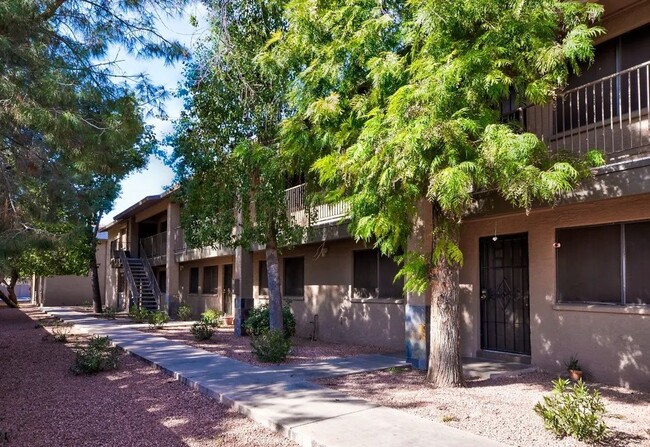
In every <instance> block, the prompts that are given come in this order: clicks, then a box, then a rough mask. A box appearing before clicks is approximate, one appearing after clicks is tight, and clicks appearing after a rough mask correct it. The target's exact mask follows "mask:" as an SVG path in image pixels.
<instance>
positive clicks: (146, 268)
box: [140, 241, 162, 310]
mask: <svg viewBox="0 0 650 447" xmlns="http://www.w3.org/2000/svg"><path fill="white" fill-rule="evenodd" d="M140 259H142V265H143V266H144V272H145V274H146V275H147V278H148V279H149V283H150V284H151V287H152V288H153V293H154V295H155V296H156V308H157V309H158V310H160V303H161V297H162V292H161V291H160V287H159V286H158V281H157V280H156V275H154V274H153V268H152V267H151V264H150V263H149V259H148V258H147V253H146V252H145V251H144V247H143V246H142V241H140Z"/></svg>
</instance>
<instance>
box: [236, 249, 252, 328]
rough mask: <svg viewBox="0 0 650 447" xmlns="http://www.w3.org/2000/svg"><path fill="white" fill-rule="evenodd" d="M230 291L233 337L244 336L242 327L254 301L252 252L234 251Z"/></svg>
mask: <svg viewBox="0 0 650 447" xmlns="http://www.w3.org/2000/svg"><path fill="white" fill-rule="evenodd" d="M232 291H233V298H234V301H235V335H237V336H242V335H246V334H245V331H244V328H243V326H242V325H243V323H244V321H245V320H246V318H247V317H248V313H249V312H250V310H251V309H252V308H253V307H254V306H255V300H254V299H253V252H251V251H250V250H248V249H246V248H244V247H237V248H236V249H235V264H234V266H233V280H232Z"/></svg>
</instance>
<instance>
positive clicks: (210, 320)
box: [201, 309, 223, 328]
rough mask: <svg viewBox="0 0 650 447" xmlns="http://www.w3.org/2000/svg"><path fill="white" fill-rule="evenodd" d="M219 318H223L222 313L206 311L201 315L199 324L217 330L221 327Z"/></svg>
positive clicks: (211, 310)
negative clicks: (201, 323)
mask: <svg viewBox="0 0 650 447" xmlns="http://www.w3.org/2000/svg"><path fill="white" fill-rule="evenodd" d="M221 317H223V312H221V311H218V310H215V309H207V310H206V311H205V312H203V313H202V314H201V322H203V323H205V324H207V325H210V326H212V327H215V328H217V327H219V326H220V325H221Z"/></svg>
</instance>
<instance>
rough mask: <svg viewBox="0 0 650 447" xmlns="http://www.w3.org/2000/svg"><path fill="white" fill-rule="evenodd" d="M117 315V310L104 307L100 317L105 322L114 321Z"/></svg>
mask: <svg viewBox="0 0 650 447" xmlns="http://www.w3.org/2000/svg"><path fill="white" fill-rule="evenodd" d="M116 315H117V310H115V308H114V307H105V308H104V311H103V312H102V316H103V317H104V318H106V319H107V320H114V319H115V316H116Z"/></svg>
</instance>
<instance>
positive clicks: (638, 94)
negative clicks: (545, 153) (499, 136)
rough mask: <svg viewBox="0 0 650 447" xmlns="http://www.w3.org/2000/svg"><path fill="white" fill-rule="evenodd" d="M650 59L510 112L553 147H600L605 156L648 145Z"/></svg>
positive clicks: (573, 149) (575, 149) (610, 157)
mask: <svg viewBox="0 0 650 447" xmlns="http://www.w3.org/2000/svg"><path fill="white" fill-rule="evenodd" d="M649 105H650V61H648V62H644V63H642V64H639V65H636V66H634V67H631V68H628V69H626V70H622V71H619V72H617V73H614V74H612V75H610V76H605V77H603V78H601V79H598V80H596V81H593V82H589V83H587V84H584V85H582V86H580V87H576V88H573V89H570V90H566V91H564V92H562V93H560V94H559V95H558V97H557V98H556V99H555V101H553V102H552V103H550V104H547V105H544V106H532V107H526V108H522V109H519V110H518V111H516V112H515V113H513V114H511V115H510V118H511V119H513V118H514V119H516V120H518V121H520V122H521V124H522V126H523V127H524V129H526V130H527V131H530V132H533V133H535V134H537V135H538V136H539V137H540V138H542V139H543V140H544V141H545V142H546V144H547V145H548V146H549V149H550V150H551V151H555V152H557V151H567V152H570V153H572V154H574V155H581V154H584V153H586V152H587V151H588V150H590V149H598V150H601V151H602V152H604V153H605V154H606V157H607V159H608V160H610V161H613V160H616V159H619V158H623V157H627V156H630V155H635V154H636V153H639V152H640V151H641V149H642V148H644V147H646V146H648V145H650V107H648V106H649Z"/></svg>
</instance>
